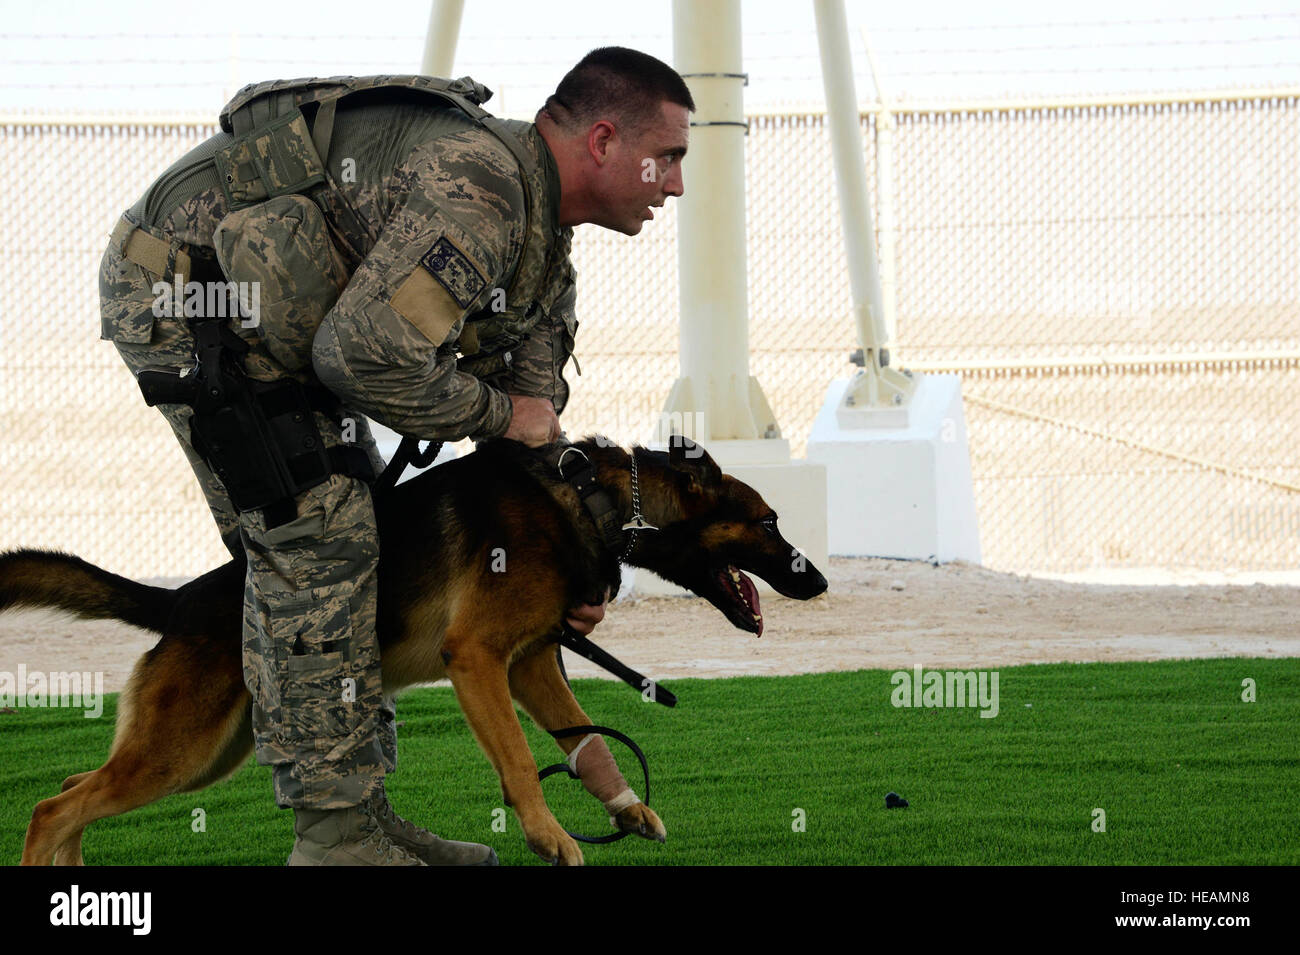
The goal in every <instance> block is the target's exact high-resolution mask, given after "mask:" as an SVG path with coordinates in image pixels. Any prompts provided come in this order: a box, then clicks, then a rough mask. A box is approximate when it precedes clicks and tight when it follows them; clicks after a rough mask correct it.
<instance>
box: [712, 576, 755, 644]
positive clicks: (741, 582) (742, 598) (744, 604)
mask: <svg viewBox="0 0 1300 955" xmlns="http://www.w3.org/2000/svg"><path fill="white" fill-rule="evenodd" d="M718 583H719V584H721V585H722V592H723V593H725V594H726V595H727V596H728V597H730V598H731V600H732V602H733V604H734V607H733V608H732V613H730V614H728V616H730V617H731V622H732V623H734V624H735V625H736V626H737V627H740V628H741V629H742V630H749V631H751V632H752V633H754V634H756V635H757V636H760V637H761V636H762V635H763V611H762V608H761V607H760V606H759V603H758V588H757V587H755V586H754V582H753V581H752V580H750V579H749V578H748V577H746V576H745V574H744V572H742V571H741V570H738V569H737V568H736V566H735V565H734V564H728V565H727V566H726V567H724V568H723V569H722V570H720V571H718Z"/></svg>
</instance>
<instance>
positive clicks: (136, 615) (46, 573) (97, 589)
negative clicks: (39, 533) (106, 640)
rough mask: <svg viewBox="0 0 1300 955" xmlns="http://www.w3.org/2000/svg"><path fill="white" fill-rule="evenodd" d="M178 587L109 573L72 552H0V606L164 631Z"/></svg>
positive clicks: (1, 608) (1, 607) (2, 609)
mask: <svg viewBox="0 0 1300 955" xmlns="http://www.w3.org/2000/svg"><path fill="white" fill-rule="evenodd" d="M176 593H177V592H176V591H174V590H168V589H167V588H165V587H150V586H149V585H147V584H140V583H136V582H135V581H134V580H128V579H127V578H125V577H119V576H118V575H117V574H110V573H109V572H108V571H106V570H103V569H101V568H99V567H96V566H95V565H94V564H89V563H87V562H86V561H84V560H82V559H81V558H80V557H74V556H73V555H71V554H61V553H58V552H55V551H43V550H17V551H11V552H9V553H7V554H0V612H3V611H5V610H9V609H11V608H18V607H49V608H53V609H58V610H66V611H68V612H69V613H73V614H76V615H77V616H78V617H86V618H88V619H91V620H100V619H105V618H111V619H117V620H124V621H126V622H127V623H130V624H134V625H135V626H137V627H144V628H145V629H146V630H153V631H156V632H158V633H162V631H163V628H164V627H165V626H166V624H167V617H168V616H169V615H170V614H171V611H172V607H173V606H174V605H175V603H176Z"/></svg>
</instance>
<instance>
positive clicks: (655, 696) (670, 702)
mask: <svg viewBox="0 0 1300 955" xmlns="http://www.w3.org/2000/svg"><path fill="white" fill-rule="evenodd" d="M556 642H557V643H559V644H561V645H563V646H566V647H568V648H569V649H570V650H572V651H573V652H574V653H576V654H578V656H580V657H586V658H587V659H588V660H590V661H591V662H592V663H594V664H596V666H598V667H601V668H602V669H605V670H608V671H609V672H610V673H612V674H614V675H615V676H616V677H618V678H619V679H620V680H622V681H623V682H624V683H626V684H627V685H628V686H630V687H632V688H633V689H634V690H640V691H641V692H642V693H645V692H647V691H648V692H649V694H650V699H652V700H654V702H656V703H662V704H663V705H664V706H676V705H677V697H676V695H674V694H673V693H672V691H671V690H668V689H665V688H664V687H662V686H660V685H659V684H658V683H656V682H655V681H654V680H652V679H650V678H649V677H647V676H642V675H641V674H640V673H638V672H637V671H636V670H633V669H632V668H631V667H630V666H628V665H627V664H626V663H624V662H623V661H622V660H619V659H617V658H615V657H614V656H612V655H610V654H609V653H606V652H605V651H604V650H602V649H601V648H600V647H598V646H596V645H595V644H594V643H592V642H591V641H590V640H588V639H587V638H586V637H584V636H582V635H580V634H579V633H578V632H577V631H576V630H574V629H573V628H572V627H570V626H569V625H568V624H567V623H566V624H565V625H564V630H563V631H562V632H561V634H560V636H558V637H556ZM565 679H568V677H567V676H566V677H565Z"/></svg>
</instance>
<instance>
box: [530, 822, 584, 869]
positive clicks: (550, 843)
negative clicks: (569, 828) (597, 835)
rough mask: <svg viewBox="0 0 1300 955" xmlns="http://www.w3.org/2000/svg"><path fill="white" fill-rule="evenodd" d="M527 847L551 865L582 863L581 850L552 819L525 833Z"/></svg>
mask: <svg viewBox="0 0 1300 955" xmlns="http://www.w3.org/2000/svg"><path fill="white" fill-rule="evenodd" d="M525 838H526V840H527V842H528V848H530V849H532V850H533V851H534V852H536V853H537V854H538V855H539V856H540V857H541V858H542V859H543V860H544V861H546V862H549V863H550V864H551V865H582V864H583V861H582V850H581V849H579V848H578V843H577V842H575V841H574V840H573V837H572V836H570V835H569V834H568V833H567V832H565V831H564V828H563V827H562V826H561V825H560V824H559V823H558V822H555V821H554V820H551V821H550V822H548V823H547V824H546V825H544V826H541V827H539V828H538V829H537V830H536V831H534V832H532V833H528V834H526V835H525Z"/></svg>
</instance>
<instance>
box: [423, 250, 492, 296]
mask: <svg viewBox="0 0 1300 955" xmlns="http://www.w3.org/2000/svg"><path fill="white" fill-rule="evenodd" d="M420 265H422V266H424V269H425V271H426V272H428V273H429V274H430V275H432V276H433V277H434V278H435V279H437V280H438V282H439V283H440V284H441V285H442V287H443V288H445V289H446V290H447V291H448V292H450V293H451V297H452V298H454V299H455V300H456V303H457V304H458V305H460V307H461V308H469V306H470V303H471V302H473V301H474V299H476V298H478V296H479V293H480V292H482V291H483V289H484V287H485V286H486V285H487V279H486V278H484V277H483V275H482V273H480V272H479V270H478V269H476V268H474V263H472V262H471V261H470V260H469V256H467V255H466V254H465V253H464V252H462V251H461V250H460V249H458V248H456V246H455V245H453V244H452V241H451V240H450V239H448V238H447V237H446V236H445V235H444V236H443V237H442V238H440V239H439V240H438V241H437V242H435V243H434V244H433V248H431V249H429V251H428V252H426V253H424V255H423V256H422V257H421V259H420Z"/></svg>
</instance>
